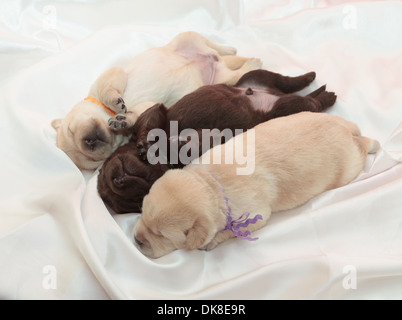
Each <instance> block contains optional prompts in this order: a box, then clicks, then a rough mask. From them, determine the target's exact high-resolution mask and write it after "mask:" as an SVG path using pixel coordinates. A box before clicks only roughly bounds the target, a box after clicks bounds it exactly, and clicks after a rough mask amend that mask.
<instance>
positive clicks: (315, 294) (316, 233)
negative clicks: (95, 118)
mask: <svg viewBox="0 0 402 320" xmlns="http://www.w3.org/2000/svg"><path fill="white" fill-rule="evenodd" d="M49 3H50V4H49ZM187 30H194V31H198V32H200V33H201V34H203V35H204V36H207V37H209V38H210V39H211V40H214V41H216V42H218V43H221V44H227V45H232V46H235V47H237V48H238V54H239V55H244V56H253V57H258V58H261V59H262V60H263V62H264V68H266V69H269V70H272V71H275V72H280V73H282V74H288V75H297V74H301V73H304V72H308V71H316V72H317V79H316V81H315V82H314V83H313V84H312V85H311V88H309V89H307V90H304V91H303V92H310V90H313V89H315V88H317V87H318V86H321V85H323V84H327V89H328V90H330V91H335V92H336V94H337V95H338V100H337V102H336V104H335V106H334V107H333V108H331V109H330V110H329V113H332V114H336V115H340V116H342V117H344V118H346V119H348V120H351V121H354V122H356V123H357V124H358V125H359V126H360V128H361V130H362V132H363V134H365V135H367V136H370V137H373V138H376V139H378V140H379V141H380V143H381V145H382V149H381V151H380V152H379V153H378V154H377V155H375V156H374V155H372V156H370V157H369V158H368V160H367V165H366V167H365V169H364V172H362V174H361V175H360V176H359V177H358V178H357V179H356V180H355V181H353V182H352V183H350V184H349V185H347V186H345V187H342V188H339V189H336V190H331V191H328V192H326V193H324V194H322V195H320V196H318V197H316V198H314V199H312V200H311V201H309V202H308V203H306V204H305V205H303V206H301V207H299V208H296V209H294V210H290V211H286V212H282V213H276V214H273V216H272V218H271V219H270V220H269V222H268V225H267V226H266V227H264V228H263V229H261V230H259V231H257V232H255V234H254V235H255V236H258V237H259V238H260V239H259V240H258V241H255V242H248V241H244V240H240V239H232V240H230V241H227V242H225V243H223V244H221V245H220V246H218V247H217V248H216V249H214V250H212V251H210V252H205V251H191V252H188V251H184V250H179V251H175V252H173V253H171V254H169V255H167V256H164V257H162V258H159V259H156V260H150V259H148V258H146V257H144V256H143V255H142V254H141V253H140V252H139V251H138V250H137V249H136V248H135V246H134V245H133V243H132V235H131V231H132V227H133V225H134V224H135V221H136V219H137V218H138V214H135V213H133V214H126V215H115V214H113V213H111V212H109V210H108V209H107V208H106V207H105V205H104V204H103V202H102V200H101V199H100V197H99V196H98V194H97V190H96V183H97V174H98V171H95V172H80V171H79V170H78V169H77V168H76V167H75V165H74V164H73V163H72V162H71V161H70V159H69V158H68V157H67V156H66V155H65V154H64V153H63V152H62V151H61V150H59V149H58V148H57V147H56V144H55V132H54V130H53V129H52V128H51V126H50V122H51V121H52V120H53V119H54V118H58V117H63V116H64V115H65V114H66V113H67V112H68V111H69V109H70V108H71V107H72V106H73V105H74V104H75V103H76V102H77V101H79V100H81V99H83V98H84V97H85V96H86V95H87V92H88V90H89V87H90V85H91V84H92V82H93V81H94V80H95V79H96V77H97V76H98V75H99V74H100V73H101V72H103V71H104V70H105V69H106V68H108V67H109V66H112V65H114V64H123V63H125V62H126V61H127V60H128V59H129V58H130V57H132V56H133V55H135V54H136V53H139V52H142V51H144V50H145V49H147V48H150V47H154V46H159V45H164V44H166V43H167V42H168V41H169V40H170V39H171V38H173V37H174V36H175V35H176V34H177V33H179V32H182V31H187ZM401 39H402V3H401V2H400V1H368V2H350V1H272V0H268V1H267V0H247V1H240V0H238V1H232V0H226V1H225V0H224V1H214V0H207V1H206V0H202V1H201V0H200V1H180V0H174V1H162V0H160V1H159V0H148V1H145V2H144V1H128V0H126V1H118V2H116V1H111V0H106V1H96V0H93V1H89V0H88V1H80V2H64V1H53V2H49V1H35V2H28V3H27V2H19V1H2V2H1V4H0V68H1V73H0V106H1V111H2V112H1V117H0V137H1V138H0V139H1V148H0V167H1V171H0V172H1V179H0V181H1V182H0V183H1V193H0V200H1V202H0V203H1V206H0V298H3V299H386V298H389V299H401V298H402V165H401V161H402V123H401V119H402V106H401V102H402V100H401V99H402V98H401V97H402V41H401ZM155 85H157V83H156V84H155ZM291 156H292V150H289V157H291ZM248 187H249V188H253V186H252V185H250V186H248Z"/></svg>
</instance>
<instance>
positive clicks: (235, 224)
mask: <svg viewBox="0 0 402 320" xmlns="http://www.w3.org/2000/svg"><path fill="white" fill-rule="evenodd" d="M228 208H229V209H230V207H228ZM249 215H250V213H249V212H245V213H243V214H242V215H241V216H240V217H239V218H237V219H235V220H233V218H232V217H231V216H230V215H227V217H228V223H227V225H226V227H225V229H223V231H224V230H232V232H233V234H234V235H235V236H236V237H238V238H240V239H244V240H248V241H255V240H258V237H257V238H250V237H249V235H250V234H251V231H250V230H246V231H241V230H239V229H240V228H245V227H247V226H248V225H249V224H250V223H252V224H254V223H256V222H257V220H262V216H261V215H260V214H257V215H256V216H255V217H254V218H249Z"/></svg>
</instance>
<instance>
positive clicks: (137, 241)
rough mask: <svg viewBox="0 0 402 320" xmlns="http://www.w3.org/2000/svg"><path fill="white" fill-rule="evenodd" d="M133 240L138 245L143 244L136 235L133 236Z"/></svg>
mask: <svg viewBox="0 0 402 320" xmlns="http://www.w3.org/2000/svg"><path fill="white" fill-rule="evenodd" d="M134 240H135V243H136V244H138V245H139V246H142V245H143V243H142V242H141V241H140V240H138V239H137V237H136V236H134Z"/></svg>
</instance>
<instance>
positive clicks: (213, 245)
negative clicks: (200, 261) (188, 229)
mask: <svg viewBox="0 0 402 320" xmlns="http://www.w3.org/2000/svg"><path fill="white" fill-rule="evenodd" d="M218 244H219V242H218V241H216V240H211V241H210V242H209V243H207V244H206V245H205V246H203V247H202V248H200V250H205V251H210V250H212V249H214V248H216V246H217V245H218Z"/></svg>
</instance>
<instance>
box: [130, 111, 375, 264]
mask: <svg viewBox="0 0 402 320" xmlns="http://www.w3.org/2000/svg"><path fill="white" fill-rule="evenodd" d="M378 148H379V143H378V142H377V141H376V140H371V139H369V138H366V137H363V136H361V135H360V130H359V128H358V127H357V126H356V125H355V124H354V123H351V122H348V121H346V120H344V119H342V118H340V117H337V116H333V115H329V114H320V113H310V112H302V113H298V114H295V115H291V116H287V117H283V118H278V119H274V120H270V121H268V122H265V123H262V124H260V125H258V126H256V127H255V128H254V129H251V130H249V131H247V132H246V133H242V134H239V135H237V136H235V137H234V138H232V139H231V140H229V141H228V142H226V143H225V144H223V145H218V146H215V147H214V148H212V149H211V150H209V151H208V152H207V153H205V154H204V155H203V156H202V157H201V158H200V159H198V163H191V164H190V165H188V166H187V167H185V168H184V169H181V170H180V169H175V170H168V171H167V172H166V173H165V174H164V175H163V176H162V177H161V178H160V179H159V180H157V181H156V183H155V184H154V185H153V186H152V188H151V190H150V192H149V194H148V195H147V196H146V197H145V199H144V203H143V208H142V215H141V217H140V219H139V220H138V222H137V223H136V225H135V227H134V238H135V242H136V244H137V246H138V247H139V249H140V250H141V251H142V252H143V253H144V254H145V255H147V256H149V257H151V258H157V257H160V256H162V255H165V254H167V253H169V252H171V251H173V250H176V249H187V250H193V249H206V250H210V249H213V248H215V247H216V246H217V245H218V244H219V243H221V242H223V241H225V240H227V239H229V238H232V237H235V236H237V237H239V238H242V239H248V240H256V238H252V235H251V232H252V231H254V230H257V229H259V228H261V227H263V226H264V225H265V224H266V223H267V220H268V218H269V217H270V215H271V212H275V211H282V210H287V209H291V208H294V207H296V206H299V205H301V204H303V203H304V202H306V201H308V200H309V199H311V198H312V197H314V196H316V195H318V194H320V193H322V192H324V191H326V190H329V189H333V188H337V187H340V186H343V185H345V184H347V183H349V182H350V181H352V180H353V179H354V178H356V177H357V175H358V174H359V173H360V172H361V170H362V168H363V166H364V164H365V160H366V156H367V154H368V153H374V152H376V151H377V150H378ZM244 151H247V153H248V156H247V162H248V163H246V162H244V161H243V162H244V164H241V165H240V164H238V161H236V159H240V158H241V157H240V156H241V155H240V153H241V154H242V155H243V154H244ZM228 155H231V156H233V159H234V161H232V162H233V164H228V163H227V162H230V157H227V156H228ZM219 159H220V160H219ZM228 159H229V161H228ZM223 160H225V161H226V164H225V161H223ZM217 162H221V163H220V164H219V163H217ZM244 165H248V166H249V167H250V168H253V170H249V171H248V172H247V173H246V174H244V173H243V174H242V175H240V174H239V169H240V168H242V167H244Z"/></svg>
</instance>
